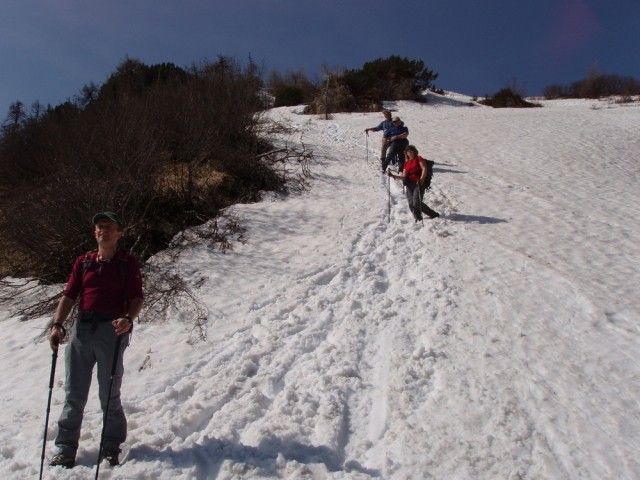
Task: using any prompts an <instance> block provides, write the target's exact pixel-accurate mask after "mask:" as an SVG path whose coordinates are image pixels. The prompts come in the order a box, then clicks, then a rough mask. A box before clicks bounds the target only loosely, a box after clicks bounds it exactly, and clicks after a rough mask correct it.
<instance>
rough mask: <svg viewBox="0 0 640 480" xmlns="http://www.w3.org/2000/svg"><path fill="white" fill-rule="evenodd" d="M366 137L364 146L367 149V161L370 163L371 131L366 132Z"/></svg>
mask: <svg viewBox="0 0 640 480" xmlns="http://www.w3.org/2000/svg"><path fill="white" fill-rule="evenodd" d="M364 137H365V138H364V144H365V147H364V148H365V149H366V150H367V163H369V132H365V133H364Z"/></svg>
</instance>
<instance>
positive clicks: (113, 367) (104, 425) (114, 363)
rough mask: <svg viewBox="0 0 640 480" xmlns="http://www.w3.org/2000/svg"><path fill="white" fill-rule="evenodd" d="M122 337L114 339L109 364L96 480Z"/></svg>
mask: <svg viewBox="0 0 640 480" xmlns="http://www.w3.org/2000/svg"><path fill="white" fill-rule="evenodd" d="M121 341H122V335H118V338H117V339H116V351H115V352H114V353H113V362H112V364H111V379H110V380H109V393H108V394H107V406H106V408H105V409H104V414H103V415H102V433H101V434H100V448H99V449H98V464H97V465H96V480H98V473H99V472H100V461H101V460H102V447H103V445H104V430H105V427H106V426H107V415H108V414H109V404H110V403H111V390H112V388H113V377H115V376H116V367H117V366H118V354H119V353H120V342H121Z"/></svg>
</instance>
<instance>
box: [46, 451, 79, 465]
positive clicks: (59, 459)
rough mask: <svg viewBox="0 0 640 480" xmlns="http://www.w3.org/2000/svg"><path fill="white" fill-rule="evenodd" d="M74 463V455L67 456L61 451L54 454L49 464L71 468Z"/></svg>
mask: <svg viewBox="0 0 640 480" xmlns="http://www.w3.org/2000/svg"><path fill="white" fill-rule="evenodd" d="M75 464H76V457H69V456H67V455H64V454H63V453H58V454H57V455H54V456H53V458H52V459H51V463H50V464H49V465H50V466H52V467H62V468H73V466H74V465H75Z"/></svg>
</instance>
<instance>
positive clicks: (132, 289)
mask: <svg viewBox="0 0 640 480" xmlns="http://www.w3.org/2000/svg"><path fill="white" fill-rule="evenodd" d="M93 225H94V236H95V239H96V241H97V243H98V249H97V250H96V251H93V252H89V253H87V254H85V255H81V256H79V257H78V258H76V260H75V262H74V264H73V269H72V271H71V275H70V276H69V281H68V282H67V286H66V287H65V289H64V291H63V293H62V298H61V299H60V302H59V303H58V308H57V309H56V313H55V315H54V321H53V325H52V326H51V334H50V336H49V342H50V344H51V348H52V349H54V350H55V349H57V348H58V345H59V344H60V343H61V342H62V341H63V340H64V337H65V335H66V331H65V328H64V326H63V324H64V322H65V320H66V319H67V317H68V315H69V313H70V312H71V309H72V308H73V305H74V303H75V302H76V300H77V299H78V297H79V303H78V317H77V319H76V321H75V322H74V324H73V327H72V331H71V335H70V338H69V344H68V345H67V347H66V350H65V368H66V378H65V403H64V407H63V409H62V414H61V415H60V419H59V420H58V436H57V437H56V442H55V443H56V447H57V448H58V453H57V454H56V455H54V457H53V459H52V461H51V465H53V466H58V465H59V466H62V467H65V468H72V467H73V466H74V465H75V458H76V452H77V450H78V442H79V439H80V428H81V426H82V418H83V415H84V407H85V405H86V403H87V398H88V396H89V388H90V386H91V377H92V375H93V367H94V365H96V364H97V365H98V384H99V397H100V404H101V406H102V410H103V415H106V422H105V425H104V448H103V449H102V452H101V460H102V459H107V460H109V462H110V463H111V464H112V465H117V464H118V462H119V460H118V454H119V453H120V444H121V443H122V442H124V441H125V439H126V437H127V420H126V418H125V415H124V410H123V409H122V403H121V400H120V386H121V385H122V374H123V372H124V366H123V355H124V350H125V348H126V346H127V345H128V343H129V333H130V332H131V329H132V328H133V319H134V318H136V317H137V316H138V314H139V313H140V310H141V309H142V302H143V298H144V294H143V290H142V277H141V275H140V268H139V266H138V262H137V261H136V259H135V257H133V256H132V255H129V254H127V253H125V252H122V251H118V249H117V246H118V240H120V238H122V236H123V235H124V232H123V231H122V222H121V220H120V218H119V217H118V216H117V215H116V214H115V213H113V212H102V213H98V214H96V215H95V216H94V217H93ZM118 337H122V338H121V339H120V342H119V345H120V346H119V348H116V346H117V345H118V341H117V340H118ZM116 353H117V355H118V356H117V360H116V369H115V375H113V378H112V376H111V370H112V365H113V361H114V355H115V354H116ZM110 384H111V398H110V399H108V398H107V396H108V394H109V385H110ZM107 405H108V406H109V411H108V412H105V409H106V408H107Z"/></svg>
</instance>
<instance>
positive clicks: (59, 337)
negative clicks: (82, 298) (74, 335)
mask: <svg viewBox="0 0 640 480" xmlns="http://www.w3.org/2000/svg"><path fill="white" fill-rule="evenodd" d="M66 335H67V331H66V330H65V328H64V327H63V326H62V324H60V323H54V324H53V325H51V333H49V345H51V350H57V349H58V346H59V345H60V344H61V343H62V341H63V340H64V337H65V336H66Z"/></svg>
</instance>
